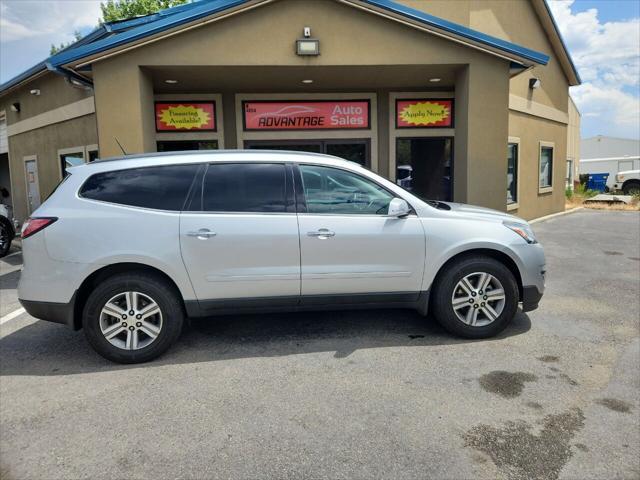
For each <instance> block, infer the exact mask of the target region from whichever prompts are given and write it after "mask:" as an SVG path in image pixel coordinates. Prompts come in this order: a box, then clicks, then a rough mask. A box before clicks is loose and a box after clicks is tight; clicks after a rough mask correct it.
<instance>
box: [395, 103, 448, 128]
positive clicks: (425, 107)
mask: <svg viewBox="0 0 640 480" xmlns="http://www.w3.org/2000/svg"><path fill="white" fill-rule="evenodd" d="M434 127H445V128H451V127H453V100H450V99H448V100H440V99H437V100H429V99H417V100H414V99H412V100H404V99H403V100H396V128H434Z"/></svg>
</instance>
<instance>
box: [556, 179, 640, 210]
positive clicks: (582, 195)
mask: <svg viewBox="0 0 640 480" xmlns="http://www.w3.org/2000/svg"><path fill="white" fill-rule="evenodd" d="M598 193H599V192H596V191H595V190H588V189H587V188H585V186H584V185H578V186H577V187H575V188H574V189H573V190H572V189H570V188H567V189H566V190H565V197H566V203H565V208H566V209H567V210H568V209H570V208H576V207H585V208H590V209H592V210H623V211H632V212H637V211H639V210H640V195H634V196H633V199H632V200H631V203H629V204H627V203H607V202H589V203H584V201H585V200H588V199H589V198H592V197H595V196H596V195H597V194H598Z"/></svg>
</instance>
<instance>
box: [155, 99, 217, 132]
mask: <svg viewBox="0 0 640 480" xmlns="http://www.w3.org/2000/svg"><path fill="white" fill-rule="evenodd" d="M156 130H157V131H158V132H175V131H200V132H201V131H215V130H216V104H215V102H206V103H205V102H202V103H193V102H173V103H161V102H157V103H156Z"/></svg>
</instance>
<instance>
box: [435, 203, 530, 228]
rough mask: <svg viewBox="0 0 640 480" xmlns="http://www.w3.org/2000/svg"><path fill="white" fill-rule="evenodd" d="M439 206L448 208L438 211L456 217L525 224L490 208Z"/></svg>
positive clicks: (448, 204) (454, 205) (521, 220)
mask: <svg viewBox="0 0 640 480" xmlns="http://www.w3.org/2000/svg"><path fill="white" fill-rule="evenodd" d="M439 203H440V204H444V205H446V206H447V207H449V210H448V209H447V208H446V207H444V208H438V210H442V211H447V210H448V211H449V212H451V213H453V214H455V215H456V216H461V217H466V218H472V219H477V220H487V221H496V222H502V221H504V220H508V221H511V222H518V223H524V224H526V223H527V222H526V220H523V219H521V218H519V217H516V216H515V215H509V214H508V213H505V212H500V211H499V210H493V209H491V208H485V207H478V206H476V205H467V204H466V203H453V202H439Z"/></svg>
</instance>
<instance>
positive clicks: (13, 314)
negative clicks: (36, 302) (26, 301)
mask: <svg viewBox="0 0 640 480" xmlns="http://www.w3.org/2000/svg"><path fill="white" fill-rule="evenodd" d="M23 313H26V310H25V309H24V308H19V309H17V310H14V311H13V312H11V313H7V314H6V315H5V316H4V317H2V318H0V325H4V324H5V323H7V322H8V321H9V320H13V319H14V318H16V317H19V316H20V315H22V314H23Z"/></svg>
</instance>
